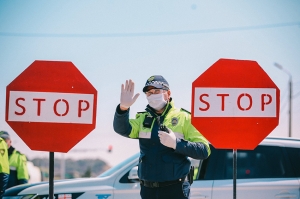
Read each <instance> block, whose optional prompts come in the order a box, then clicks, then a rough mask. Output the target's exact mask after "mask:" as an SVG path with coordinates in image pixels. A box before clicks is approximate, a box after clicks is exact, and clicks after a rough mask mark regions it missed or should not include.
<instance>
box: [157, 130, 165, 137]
mask: <svg viewBox="0 0 300 199" xmlns="http://www.w3.org/2000/svg"><path fill="white" fill-rule="evenodd" d="M165 135H166V132H164V131H158V136H159V137H160V138H163V137H164V136H165Z"/></svg>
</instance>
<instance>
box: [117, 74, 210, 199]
mask: <svg viewBox="0 0 300 199" xmlns="http://www.w3.org/2000/svg"><path fill="white" fill-rule="evenodd" d="M143 92H144V93H145V95H146V98H147V100H148V103H149V104H148V105H147V107H146V111H145V112H140V113H137V115H136V118H135V119H129V109H130V106H131V105H132V104H133V103H134V102H135V101H136V99H137V98H138V96H139V93H137V94H135V95H134V82H133V81H132V80H126V83H125V85H124V84H122V86H121V98H120V104H119V105H118V106H117V109H116V112H115V116H114V122H113V126H114V130H115V131H116V132H117V133H118V134H120V135H122V136H125V137H128V138H133V139H139V145H140V158H139V165H138V168H139V169H138V175H139V178H140V184H141V190H140V195H141V197H142V198H143V199H168V198H170V199H186V198H189V194H190V181H188V180H187V176H188V174H189V171H190V166H191V162H190V160H189V159H188V157H192V158H194V159H205V158H207V157H208V156H209V155H210V148H209V144H208V142H207V140H206V139H205V138H204V137H203V136H202V135H201V134H200V133H199V131H197V130H196V129H195V128H194V126H193V125H192V124H191V116H190V113H188V112H187V111H185V110H184V109H178V108H176V107H175V106H174V101H173V100H172V98H171V91H170V88H169V84H168V82H167V81H166V80H165V78H164V77H163V76H160V75H154V76H151V77H150V78H149V79H148V80H147V81H146V84H145V87H144V88H143Z"/></svg>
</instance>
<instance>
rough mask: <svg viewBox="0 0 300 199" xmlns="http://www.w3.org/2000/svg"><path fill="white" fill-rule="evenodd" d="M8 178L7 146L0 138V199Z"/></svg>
mask: <svg viewBox="0 0 300 199" xmlns="http://www.w3.org/2000/svg"><path fill="white" fill-rule="evenodd" d="M8 178H9V163H8V155H7V144H6V143H5V140H4V139H2V138H1V137H0V199H2V196H3V194H4V192H5V189H6V187H7V183H8Z"/></svg>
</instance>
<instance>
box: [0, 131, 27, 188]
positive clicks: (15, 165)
mask: <svg viewBox="0 0 300 199" xmlns="http://www.w3.org/2000/svg"><path fill="white" fill-rule="evenodd" d="M0 137H1V138H3V139H4V140H5V141H6V143H7V147H8V160H9V169H10V175H9V179H8V184H7V188H10V187H13V186H16V185H20V184H26V183H28V179H29V175H28V169H27V158H26V156H25V155H24V154H22V153H20V152H19V151H17V150H16V149H15V148H14V147H13V146H12V145H11V143H12V141H11V139H10V136H9V134H8V133H7V132H6V131H0Z"/></svg>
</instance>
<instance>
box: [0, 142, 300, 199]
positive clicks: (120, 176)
mask: <svg viewBox="0 0 300 199" xmlns="http://www.w3.org/2000/svg"><path fill="white" fill-rule="evenodd" d="M211 151H212V153H211V155H210V157H209V158H208V159H206V160H204V161H198V162H195V161H193V164H197V167H196V173H195V176H194V178H195V180H194V183H193V184H192V186H191V194H190V198H191V199H196V198H197V199H199V198H210V199H219V198H222V199H226V198H228V199H231V198H233V179H232V176H233V174H232V173H233V160H232V154H233V152H232V150H223V149H222V150H221V149H215V148H214V147H212V146H211ZM138 159H139V154H136V155H134V156H132V157H131V158H129V159H127V160H126V161H124V162H122V163H121V164H119V165H117V166H115V167H113V168H111V169H109V170H108V171H106V172H104V173H102V174H101V175H100V176H98V177H96V178H86V179H72V180H63V181H58V182H55V183H54V193H55V198H56V199H75V198H76V199H77V198H78V199H135V198H140V195H139V192H140V184H139V181H138V176H137V164H138ZM236 190H237V193H236V194H237V198H243V199H248V198H249V199H253V198H255V199H258V198H261V199H268V198H277V199H280V198H296V199H299V198H300V196H299V195H300V193H299V192H300V139H289V138H266V139H264V140H263V141H262V143H260V144H259V146H257V147H256V148H255V150H238V151H237V188H236ZM48 193H49V184H48V182H44V183H40V184H27V185H20V186H16V187H12V188H10V189H8V190H7V191H6V192H5V195H4V197H3V199H48V197H49V196H48Z"/></svg>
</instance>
